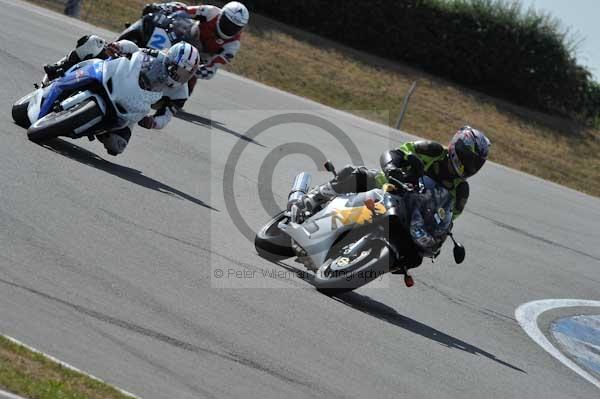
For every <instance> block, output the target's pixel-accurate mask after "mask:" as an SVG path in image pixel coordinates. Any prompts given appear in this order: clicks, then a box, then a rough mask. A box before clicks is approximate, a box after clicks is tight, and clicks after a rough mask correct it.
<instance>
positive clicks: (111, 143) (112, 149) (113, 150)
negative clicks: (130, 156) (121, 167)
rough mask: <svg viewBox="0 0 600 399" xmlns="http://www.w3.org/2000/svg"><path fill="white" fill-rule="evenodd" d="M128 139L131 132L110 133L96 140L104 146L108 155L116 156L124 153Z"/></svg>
mask: <svg viewBox="0 0 600 399" xmlns="http://www.w3.org/2000/svg"><path fill="white" fill-rule="evenodd" d="M127 130H129V129H127ZM130 137H131V131H129V132H111V133H106V134H103V135H102V136H99V137H98V139H99V140H100V141H101V142H102V143H103V144H104V148H106V152H108V154H110V155H113V156H116V155H119V154H121V153H122V152H123V151H125V148H126V147H127V144H128V143H129V138H130Z"/></svg>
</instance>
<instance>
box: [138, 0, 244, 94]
mask: <svg viewBox="0 0 600 399" xmlns="http://www.w3.org/2000/svg"><path fill="white" fill-rule="evenodd" d="M148 13H164V14H167V15H170V16H173V17H187V18H192V19H194V20H196V21H198V24H194V25H193V26H192V28H191V29H192V32H190V37H191V40H190V43H191V44H192V45H194V46H195V47H196V48H197V49H198V51H199V52H200V58H201V61H202V64H201V66H200V68H198V72H197V73H196V77H197V78H198V79H212V78H213V77H214V76H215V74H216V72H217V70H218V69H219V68H220V67H221V66H223V65H226V64H229V63H230V62H231V61H232V60H233V58H234V57H235V55H236V54H237V52H238V51H239V49H240V46H241V43H240V39H241V35H242V29H243V28H244V27H245V26H246V25H247V24H248V21H249V20H250V13H249V12H248V9H247V8H246V7H245V6H244V5H243V4H242V3H239V2H237V1H233V2H229V3H227V4H225V6H223V8H219V7H216V6H211V5H200V6H187V5H186V4H184V3H181V2H171V3H153V4H148V5H146V7H144V11H143V15H146V14H148ZM194 84H195V82H190V86H191V87H190V89H191V88H192V87H193V85H194Z"/></svg>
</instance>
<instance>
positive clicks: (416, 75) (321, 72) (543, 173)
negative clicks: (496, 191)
mask: <svg viewBox="0 0 600 399" xmlns="http://www.w3.org/2000/svg"><path fill="white" fill-rule="evenodd" d="M30 1H32V2H34V3H37V4H42V5H46V6H50V7H51V8H54V9H57V7H58V6H57V4H56V2H53V1H50V0H30ZM144 3H145V1H143V0H135V1H128V2H122V1H117V0H94V1H91V0H84V2H83V9H82V19H84V20H86V21H89V22H91V23H94V24H97V25H100V26H103V27H106V28H109V29H113V30H116V31H118V30H120V29H121V28H122V27H123V23H124V22H125V21H134V20H135V19H136V18H138V17H139V15H140V11H141V8H142V6H143V4H144ZM92 4H93V5H92ZM74 39H75V38H74ZM228 69H229V70H230V71H232V72H234V73H237V74H239V75H242V76H245V77H248V78H250V79H253V80H256V81H259V82H262V83H265V84H267V85H270V86H274V87H277V88H280V89H282V90H285V91H288V92H291V93H294V94H298V95H300V96H303V97H307V98H310V99H313V100H316V101H318V102H321V103H323V104H325V105H328V106H331V107H334V108H338V109H342V110H347V111H350V112H354V113H356V114H358V115H360V116H364V117H367V118H370V119H373V120H375V121H377V122H382V123H384V124H388V125H392V124H393V122H394V121H390V120H389V119H388V118H389V116H386V115H391V117H392V118H396V116H397V115H398V113H399V108H400V105H401V102H402V96H403V95H404V94H405V93H406V91H407V90H408V87H409V86H410V84H411V83H412V82H413V81H418V86H417V90H416V92H415V94H414V95H413V97H412V100H411V103H410V105H409V110H408V113H407V115H406V118H405V121H404V124H403V126H402V129H403V130H405V131H407V132H410V133H412V134H415V135H417V136H420V137H424V138H428V139H432V140H437V141H440V142H442V143H446V142H448V140H449V138H450V137H451V134H452V133H453V132H454V130H455V129H456V128H457V127H459V126H462V125H464V124H470V125H472V126H474V127H477V128H479V129H481V130H483V131H485V132H486V133H487V134H488V135H489V137H490V138H491V140H492V142H493V147H492V151H491V154H490V158H491V160H493V161H495V162H498V163H501V164H504V165H506V166H509V167H511V168H515V169H518V170H521V171H524V172H526V173H530V174H533V175H536V176H539V177H541V178H544V179H547V180H551V181H554V182H556V183H559V184H562V185H565V186H568V187H571V188H574V189H576V190H580V191H583V192H586V193H588V194H591V195H595V196H600V155H599V154H600V131H599V130H597V129H592V128H588V127H585V126H581V125H578V124H576V123H575V122H571V121H567V120H564V119H560V118H555V117H552V116H549V115H544V114H540V113H537V112H533V111H530V110H527V109H523V108H521V107H517V106H515V105H512V104H509V103H506V102H504V101H501V100H497V99H494V98H491V97H489V96H486V95H483V94H481V93H478V92H475V91H472V90H469V89H466V88H464V87H461V86H459V85H456V84H454V83H451V82H449V81H446V80H443V79H440V78H437V77H435V76H431V75H428V74H426V73H424V72H422V71H419V70H415V69H412V68H410V67H407V66H405V65H401V64H398V63H392V62H389V61H387V60H384V59H381V58H378V57H373V56H370V55H368V54H364V53H361V52H358V51H354V50H352V49H349V48H347V47H344V46H341V45H339V44H337V43H334V42H331V41H328V40H324V39H322V38H320V37H317V36H314V35H311V34H308V33H306V32H302V31H299V30H297V29H293V28H290V27H288V26H285V25H283V24H280V23H277V22H274V21H272V20H270V19H267V18H263V17H261V16H257V15H253V17H252V21H251V26H250V28H249V29H248V30H247V32H246V33H245V34H244V38H243V44H242V51H241V52H240V54H239V56H238V57H237V58H236V60H235V61H234V63H233V64H232V65H231V66H230V67H229V68H228ZM354 110H366V111H367V112H366V114H365V113H364V111H363V113H361V111H354ZM381 150H382V151H383V150H384V149H383V148H382V149H381ZM484 173H485V172H484Z"/></svg>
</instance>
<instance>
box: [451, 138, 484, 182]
mask: <svg viewBox="0 0 600 399" xmlns="http://www.w3.org/2000/svg"><path fill="white" fill-rule="evenodd" d="M456 154H457V155H458V158H459V159H460V162H461V163H462V165H463V166H464V172H463V176H462V177H471V176H473V175H474V174H475V173H477V172H478V171H479V169H481V167H482V166H483V164H484V163H485V158H482V157H480V156H479V155H477V154H476V153H474V152H473V151H472V150H471V149H470V148H468V147H467V146H466V145H465V144H464V143H463V142H458V143H456Z"/></svg>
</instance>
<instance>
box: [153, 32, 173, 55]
mask: <svg viewBox="0 0 600 399" xmlns="http://www.w3.org/2000/svg"><path fill="white" fill-rule="evenodd" d="M148 47H150V48H153V49H156V50H162V49H164V48H169V47H171V39H169V35H168V34H167V32H166V31H165V30H164V29H161V28H155V29H154V32H153V33H152V36H150V40H148Z"/></svg>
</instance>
